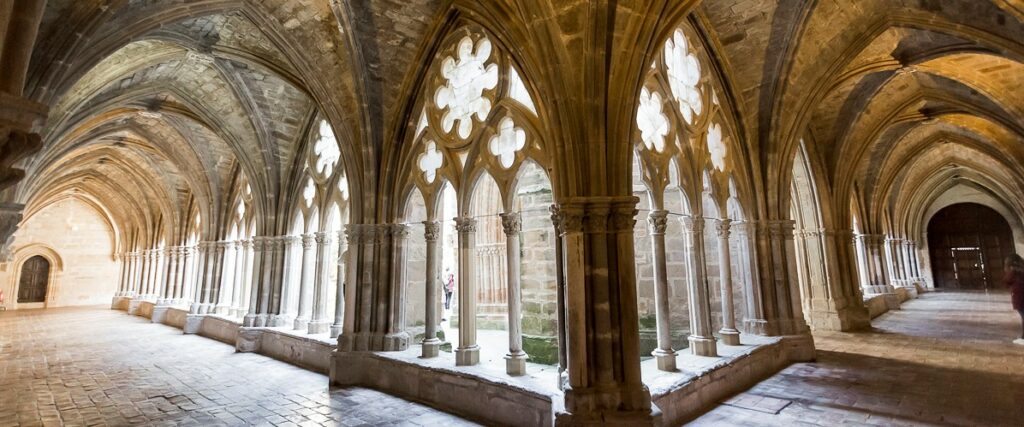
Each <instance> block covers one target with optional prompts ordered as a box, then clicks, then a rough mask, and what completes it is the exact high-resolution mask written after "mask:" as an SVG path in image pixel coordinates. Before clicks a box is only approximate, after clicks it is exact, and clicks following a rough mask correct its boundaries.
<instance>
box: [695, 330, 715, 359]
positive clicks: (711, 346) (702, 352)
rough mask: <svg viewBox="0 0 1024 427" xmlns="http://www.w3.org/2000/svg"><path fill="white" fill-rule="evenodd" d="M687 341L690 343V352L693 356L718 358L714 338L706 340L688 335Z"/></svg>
mask: <svg viewBox="0 0 1024 427" xmlns="http://www.w3.org/2000/svg"><path fill="white" fill-rule="evenodd" d="M687 339H688V340H689V341H690V351H692V352H693V355H695V356H707V357H718V346H717V345H716V344H715V338H714V337H710V338H706V337H698V336H695V335H690V336H689V337H687Z"/></svg>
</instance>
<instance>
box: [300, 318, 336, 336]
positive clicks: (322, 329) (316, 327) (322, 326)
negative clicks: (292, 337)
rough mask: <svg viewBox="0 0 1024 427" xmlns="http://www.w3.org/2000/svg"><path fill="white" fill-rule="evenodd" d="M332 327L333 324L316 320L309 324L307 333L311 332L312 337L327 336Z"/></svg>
mask: <svg viewBox="0 0 1024 427" xmlns="http://www.w3.org/2000/svg"><path fill="white" fill-rule="evenodd" d="M330 327H331V322H328V321H326V320H316V321H312V322H309V324H308V325H307V328H306V331H307V332H309V334H310V335H316V334H326V333H327V331H328V330H329V329H330Z"/></svg>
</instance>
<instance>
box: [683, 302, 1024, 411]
mask: <svg viewBox="0 0 1024 427" xmlns="http://www.w3.org/2000/svg"><path fill="white" fill-rule="evenodd" d="M872 323H873V324H874V330H872V331H869V332H862V333H815V334H814V339H815V344H816V346H817V348H818V358H817V362H816V363H799V364H795V365H792V366H790V367H789V368H787V369H785V370H783V371H782V372H780V373H778V374H776V375H775V376H772V377H771V378H769V379H767V380H765V381H763V382H761V383H759V384H758V385H756V386H755V387H753V388H752V389H750V390H749V391H747V392H746V393H743V394H741V395H739V396H736V397H734V398H733V399H731V400H730V401H729V404H724V405H720V406H718V407H717V408H715V409H713V410H711V411H710V412H708V413H706V414H704V415H703V416H702V417H700V418H699V419H697V420H696V421H695V422H694V425H706V426H722V425H743V426H761V425H773V426H774V425H784V426H793V425H837V424H841V425H885V426H893V425H963V426H982V425H984V426H998V425H1006V426H1024V347H1021V346H1015V345H1013V344H1011V343H1010V341H1011V340H1012V339H1013V338H1016V337H1017V334H1019V333H1020V329H1019V328H1020V324H1019V317H1018V316H1017V314H1016V313H1014V312H1013V311H1012V310H1010V303H1009V295H1008V294H1006V293H993V294H985V293H928V294H924V295H922V297H921V298H919V299H916V300H913V301H909V302H907V303H905V304H904V305H903V309H902V310H899V311H895V312H890V313H887V314H884V315H882V316H880V317H878V318H876V319H875V320H874V321H873V322H872ZM775 412H777V414H776V413H775Z"/></svg>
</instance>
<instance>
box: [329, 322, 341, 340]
mask: <svg viewBox="0 0 1024 427" xmlns="http://www.w3.org/2000/svg"><path fill="white" fill-rule="evenodd" d="M338 335H341V325H339V324H334V325H331V338H338Z"/></svg>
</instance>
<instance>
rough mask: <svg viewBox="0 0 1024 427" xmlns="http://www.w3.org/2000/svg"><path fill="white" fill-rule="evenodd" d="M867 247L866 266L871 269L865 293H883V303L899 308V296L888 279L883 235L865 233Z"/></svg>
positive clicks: (892, 308) (888, 273)
mask: <svg viewBox="0 0 1024 427" xmlns="http://www.w3.org/2000/svg"><path fill="white" fill-rule="evenodd" d="M866 241H867V249H868V266H869V269H870V270H871V287H870V289H866V290H865V293H867V294H872V295H883V298H885V304H886V306H887V307H888V308H889V309H890V310H894V309H897V308H899V306H900V303H899V298H897V296H896V289H895V288H893V286H892V281H891V280H890V277H891V276H890V272H889V268H888V267H887V265H886V259H885V258H886V257H885V249H884V246H885V236H883V235H881V234H868V235H866Z"/></svg>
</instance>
